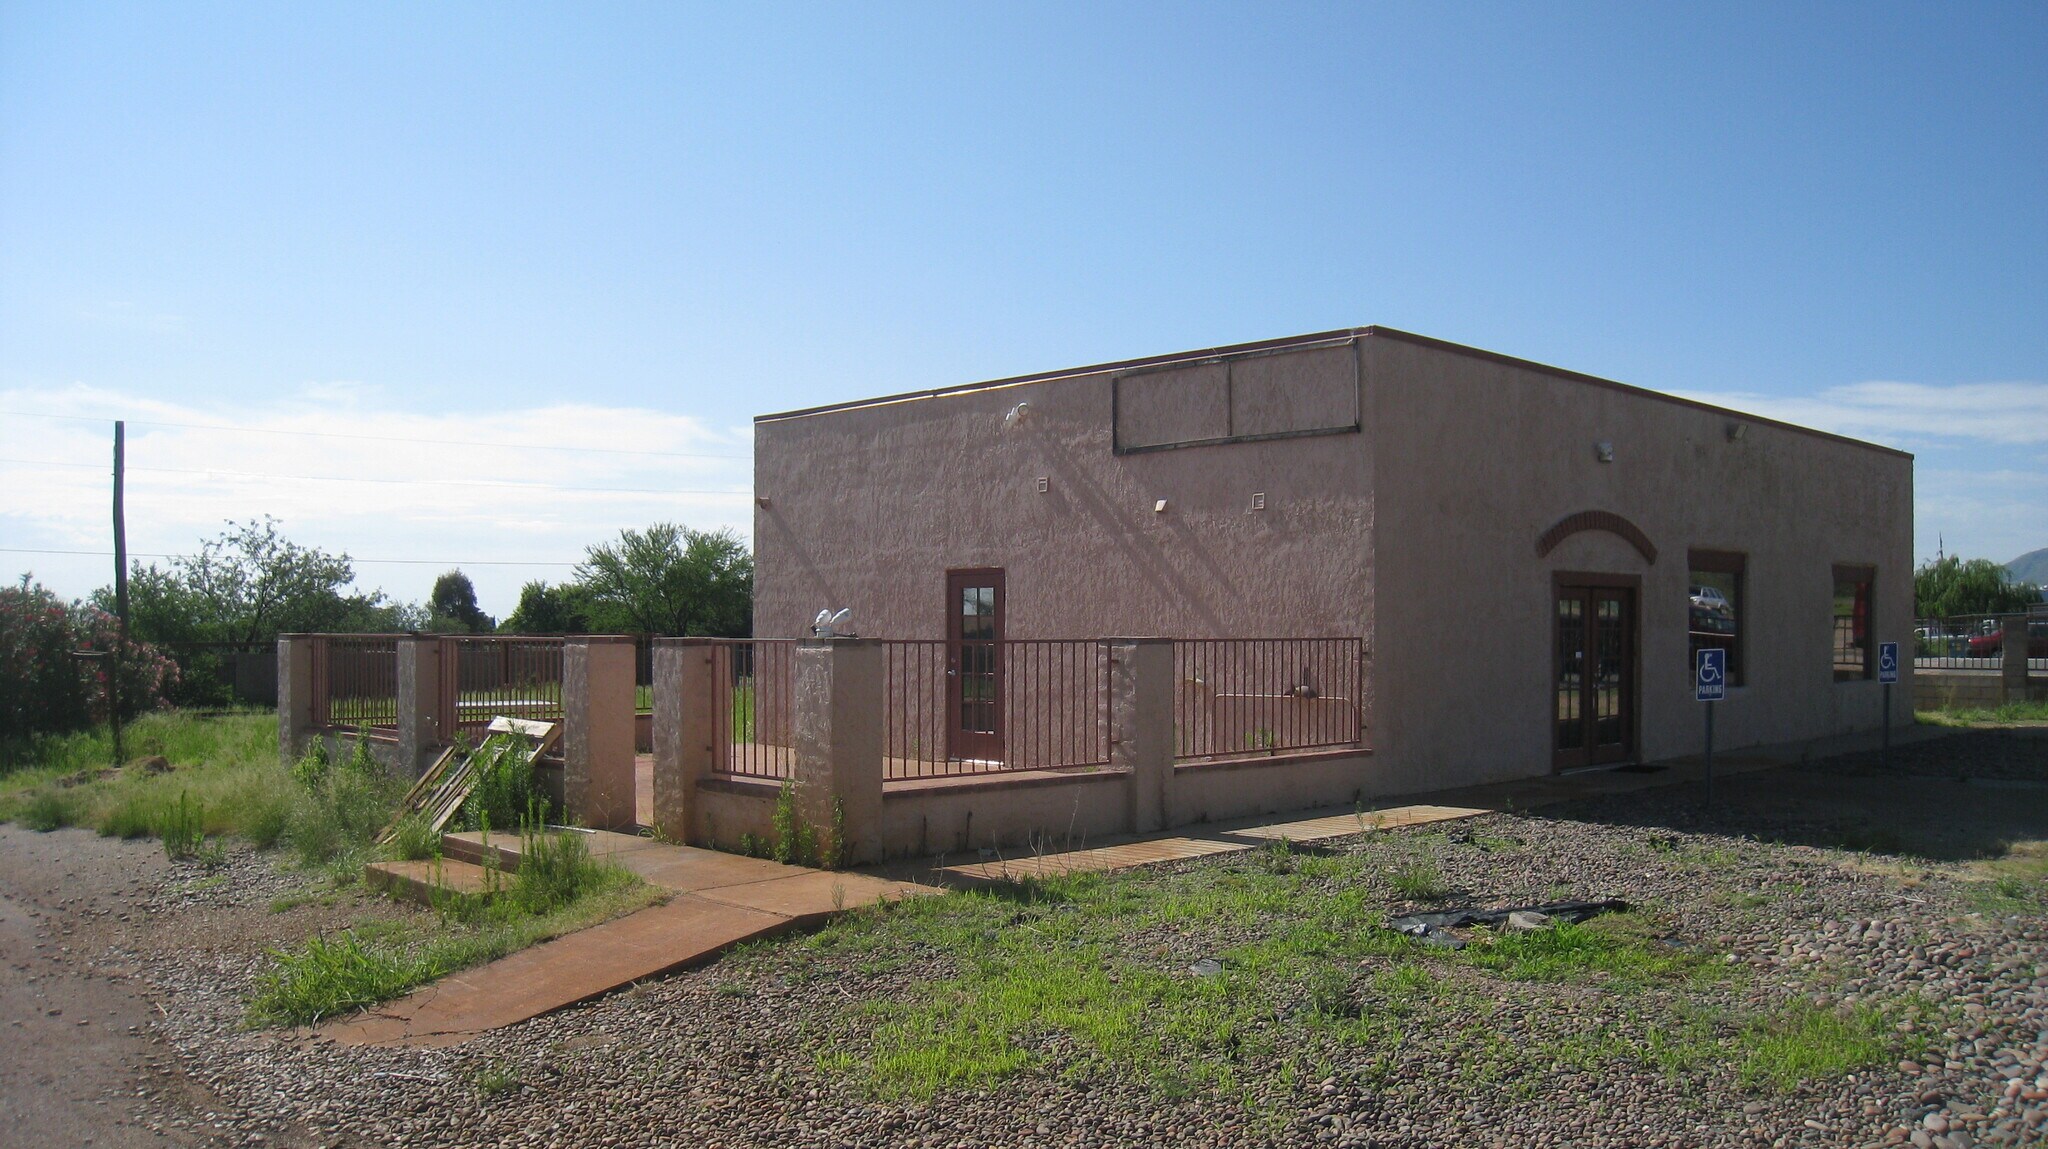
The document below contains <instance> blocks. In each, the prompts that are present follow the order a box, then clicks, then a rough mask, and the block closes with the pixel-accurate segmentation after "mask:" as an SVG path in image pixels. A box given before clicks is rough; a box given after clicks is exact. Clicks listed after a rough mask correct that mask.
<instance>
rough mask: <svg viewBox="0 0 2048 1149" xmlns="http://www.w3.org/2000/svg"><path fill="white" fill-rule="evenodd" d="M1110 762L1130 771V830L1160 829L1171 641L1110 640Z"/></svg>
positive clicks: (1168, 775) (1168, 747)
mask: <svg viewBox="0 0 2048 1149" xmlns="http://www.w3.org/2000/svg"><path fill="white" fill-rule="evenodd" d="M1109 761H1110V764H1111V765H1112V766H1115V767H1117V768H1118V769H1122V770H1128V771H1130V772H1131V832H1132V833H1134V834H1150V833H1154V832H1155V831H1158V830H1162V829H1165V827H1166V812H1167V795H1166V791H1167V788H1168V787H1169V786H1171V785H1172V783H1173V640H1172V639H1168V638H1113V639H1110V640H1109Z"/></svg>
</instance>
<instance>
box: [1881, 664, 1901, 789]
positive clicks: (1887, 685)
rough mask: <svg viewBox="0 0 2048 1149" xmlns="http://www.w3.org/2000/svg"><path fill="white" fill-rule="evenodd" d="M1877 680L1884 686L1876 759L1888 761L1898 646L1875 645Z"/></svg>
mask: <svg viewBox="0 0 2048 1149" xmlns="http://www.w3.org/2000/svg"><path fill="white" fill-rule="evenodd" d="M1877 680H1878V681H1879V682H1881V683H1883V684H1884V736H1883V740H1882V741H1880V742H1879V743H1878V751H1877V752H1878V757H1879V759H1880V760H1881V761H1889V760H1890V758H1891V756H1892V683H1894V682H1897V681H1898V680H1899V644H1898V643H1896V642H1880V643H1878V644H1877Z"/></svg>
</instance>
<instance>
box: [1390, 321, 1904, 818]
mask: <svg viewBox="0 0 2048 1149" xmlns="http://www.w3.org/2000/svg"><path fill="white" fill-rule="evenodd" d="M1366 369H1367V373H1368V375H1369V376H1371V377H1373V378H1375V379H1376V380H1378V385H1377V386H1376V387H1375V388H1374V389H1373V395H1374V398H1375V403H1376V406H1375V407H1374V409H1373V412H1372V416H1371V419H1370V421H1369V425H1371V426H1373V427H1374V428H1376V434H1375V436H1374V437H1375V439H1376V440H1377V442H1378V445H1379V450H1378V454H1377V457H1376V464H1375V474H1374V485H1375V489H1376V490H1377V491H1378V492H1379V521H1378V532H1377V543H1378V554H1377V561H1376V564H1375V572H1376V578H1377V582H1378V594H1379V599H1380V602H1381V603H1382V604H1383V605H1382V610H1381V612H1380V617H1379V620H1378V621H1379V625H1378V628H1377V632H1376V634H1375V650H1374V654H1375V657H1374V664H1375V668H1376V671H1377V676H1378V680H1379V698H1378V704H1379V714H1380V721H1379V723H1378V725H1377V727H1376V736H1375V749H1376V750H1377V751H1378V753H1379V755H1380V757H1381V759H1382V761H1383V762H1384V763H1385V764H1386V766H1387V768H1388V769H1389V770H1390V771H1392V772H1393V773H1394V775H1395V778H1396V780H1397V781H1398V782H1402V783H1404V784H1405V785H1404V788H1406V789H1410V790H1426V789H1434V788H1437V787H1440V786H1448V785H1462V784H1466V783H1472V782H1480V781H1486V780H1490V779H1499V778H1510V777H1516V776H1523V775H1530V774H1537V773H1542V772H1544V771H1546V770H1548V769H1549V768H1550V741H1549V720H1550V707H1551V705H1552V694H1551V682H1550V675H1551V661H1550V657H1551V656H1550V651H1551V641H1552V621H1551V602H1552V599H1551V594H1552V590H1551V577H1552V572H1553V571H1593V572H1611V573H1616V574H1630V575H1637V576H1640V577H1641V579H1642V592H1641V594H1642V597H1641V604H1640V607H1639V612H1640V626H1641V642H1640V645H1639V660H1640V661H1639V678H1638V685H1639V693H1638V697H1639V699H1640V711H1641V717H1640V727H1639V729H1640V735H1641V747H1640V748H1641V752H1642V756H1643V757H1646V758H1648V759H1651V760H1654V759H1659V758H1668V757H1675V756H1679V755H1684V754H1693V753H1697V752H1698V751H1699V749H1700V743H1701V733H1702V715H1701V706H1700V704H1699V703H1696V702H1694V701H1693V700H1692V670H1691V666H1690V665H1689V661H1688V659H1689V654H1688V648H1687V640H1686V621H1687V595H1686V587H1687V585H1688V574H1689V571H1688V569H1687V557H1686V552H1687V549H1688V548H1701V549H1715V550H1729V551H1740V552H1744V553H1745V554H1746V555H1747V556H1748V558H1747V580H1748V581H1747V588H1746V601H1745V603H1744V615H1745V617H1744V618H1743V620H1742V626H1743V628H1744V638H1743V642H1744V664H1745V672H1746V679H1745V683H1744V685H1742V686H1741V687H1738V688H1735V689H1734V690H1732V691H1731V692H1730V697H1729V699H1728V700H1727V701H1726V702H1725V703H1722V704H1720V707H1719V711H1718V713H1717V714H1716V716H1715V734H1716V738H1715V741H1716V745H1717V746H1718V747H1728V748H1733V747H1739V746H1745V745H1756V744H1763V743H1778V742H1792V741H1798V740H1801V739H1807V738H1814V737H1820V736H1824V735H1829V734H1836V733H1841V732H1844V731H1849V730H1859V729H1868V728H1870V727H1873V726H1875V725H1876V724H1877V723H1878V721H1879V718H1880V712H1879V695H1880V691H1879V687H1878V684H1877V683H1876V682H1874V681H1872V682H1848V683H1836V682H1835V681H1834V674H1833V662H1832V649H1833V648H1832V625H1833V623H1832V609H1833V607H1832V604H1833V565H1834V564H1835V563H1859V564H1868V565H1871V566H1874V567H1876V568H1877V576H1876V587H1875V591H1876V611H1875V613H1876V635H1875V638H1876V639H1877V640H1884V639H1897V640H1899V641H1901V642H1902V643H1904V644H1905V645H1906V647H1907V648H1908V649H1910V647H1911V642H1912V637H1913V627H1912V587H1911V581H1912V530H1913V517H1912V500H1913V489H1912V481H1913V480H1912V460H1911V459H1910V458H1909V457H1906V456H1903V455H1900V454H1897V453H1895V452H1886V451H1879V450H1874V449H1871V448H1869V447H1866V446H1859V445H1854V444H1850V443H1846V442H1842V441H1838V440H1832V439H1828V438H1824V437H1821V436H1816V435H1810V434H1805V433H1802V432H1800V431H1796V430H1792V429H1789V428H1784V427H1779V426H1775V425H1770V424H1764V423H1760V422H1757V421H1754V420H1741V419H1739V418H1737V417H1735V416H1731V415H1729V414H1726V413H1722V412H1717V411H1712V410H1705V409H1700V408H1697V407H1693V406H1689V405H1684V404H1679V403H1673V402H1668V401H1664V400H1660V399H1657V398H1652V397H1647V396H1643V395H1640V394H1635V393H1631V392H1629V391H1626V390H1622V389H1616V388H1612V387H1604V386H1601V385H1598V384H1594V383H1589V382H1586V381H1583V380H1576V379H1569V378H1561V377H1558V376H1557V375H1554V374H1550V373H1546V372H1542V371H1538V370H1534V369H1531V368H1529V367H1521V366H1514V365H1510V364H1506V363H1501V362H1498V361H1495V360H1491V359H1488V358H1483V357H1479V356H1473V355H1466V354H1459V353H1456V352H1453V351H1448V350H1445V349H1441V348H1437V347H1431V346H1427V345H1423V344H1418V343H1414V342H1410V341H1406V340H1402V339H1398V338H1373V339H1369V340H1368V341H1367V343H1366ZM1731 420H1735V421H1739V422H1742V423H1744V424H1745V427H1744V430H1743V434H1742V437H1741V438H1740V439H1737V440H1734V441H1730V440H1729V438H1728V436H1727V433H1726V429H1727V426H1728V424H1729V423H1730V421H1731ZM1598 441H1608V442H1611V443H1612V444H1613V445H1614V461H1613V462H1612V463H1601V462H1599V461H1598V460H1597V458H1596V455H1595V450H1594V444H1595V443H1596V442H1598ZM1584 510H1604V511H1612V512H1615V513H1618V514H1620V515H1622V516H1624V517H1626V518H1627V519H1629V520H1630V521H1632V522H1634V523H1635V524H1636V525H1637V526H1638V527H1640V528H1641V529H1642V530H1643V531H1644V532H1645V533H1646V534H1647V535H1648V536H1649V538H1650V540H1651V541H1652V542H1653V543H1654V544H1655V545H1656V547H1657V549H1658V554H1657V560H1656V562H1655V563H1650V562H1646V561H1645V560H1644V559H1643V558H1642V556H1640V555H1639V554H1637V553H1636V551H1635V550H1634V548H1632V547H1631V546H1630V545H1629V544H1627V543H1626V542H1624V541H1623V540H1622V539H1620V538H1619V537H1617V536H1615V535H1612V534H1609V533H1606V532H1602V531H1596V532H1585V533H1580V534H1577V535H1573V536H1571V537H1570V538H1568V539H1566V540H1565V541H1564V542H1563V543H1562V544H1560V545H1559V546H1558V547H1557V549H1556V550H1554V551H1552V552H1551V553H1550V554H1549V555H1548V556H1547V557H1541V558H1539V557H1538V556H1537V554H1536V540H1537V538H1538V537H1539V536H1540V535H1541V534H1542V532H1543V531H1544V530H1546V529H1547V528H1549V527H1550V525H1551V524H1553V523H1555V522H1557V521H1558V520H1559V519H1561V518H1563V517H1565V516H1566V515H1569V514H1573V513H1575V512H1578V511H1584ZM1907 673H1908V674H1910V669H1908V670H1907ZM1911 698H1912V689H1911V686H1910V683H1909V682H1908V683H1906V684H1905V685H1903V686H1902V687H1901V688H1897V689H1895V690H1894V697H1893V710H1894V715H1893V719H1894V721H1899V722H1904V721H1910V718H1911V706H1912V703H1911Z"/></svg>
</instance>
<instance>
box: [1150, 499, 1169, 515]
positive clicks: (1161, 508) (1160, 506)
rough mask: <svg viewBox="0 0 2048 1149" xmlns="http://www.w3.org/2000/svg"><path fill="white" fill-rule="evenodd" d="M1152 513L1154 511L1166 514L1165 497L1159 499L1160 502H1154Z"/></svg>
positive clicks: (1158, 513)
mask: <svg viewBox="0 0 2048 1149" xmlns="http://www.w3.org/2000/svg"><path fill="white" fill-rule="evenodd" d="M1152 513H1153V514H1155V515H1163V514H1165V513H1166V500H1165V499H1161V500H1159V501H1158V502H1156V503H1153V504H1152Z"/></svg>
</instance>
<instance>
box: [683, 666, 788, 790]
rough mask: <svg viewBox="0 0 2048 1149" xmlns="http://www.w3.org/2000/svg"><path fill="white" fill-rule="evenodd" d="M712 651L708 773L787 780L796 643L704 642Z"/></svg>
mask: <svg viewBox="0 0 2048 1149" xmlns="http://www.w3.org/2000/svg"><path fill="white" fill-rule="evenodd" d="M704 641H705V643H706V645H708V646H710V647H711V681H712V684H713V686H712V691H713V693H712V701H711V721H712V727H713V735H712V746H711V753H712V757H711V769H712V771H713V772H714V773H718V774H728V775H732V776H734V777H740V778H767V779H771V780H775V781H780V780H782V779H785V778H788V777H789V776H790V773H791V770H792V768H793V766H794V762H795V758H796V750H795V745H796V737H795V731H796V722H795V703H794V699H793V696H794V694H795V693H796V640H795V639H793V638H729V639H706V640H704Z"/></svg>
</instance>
